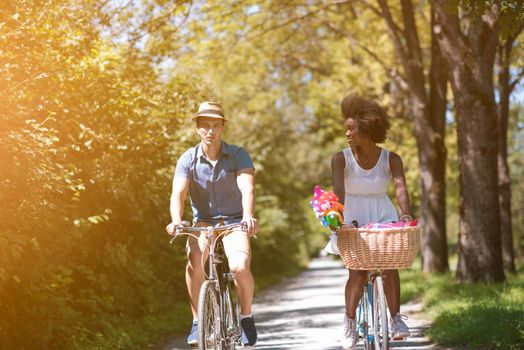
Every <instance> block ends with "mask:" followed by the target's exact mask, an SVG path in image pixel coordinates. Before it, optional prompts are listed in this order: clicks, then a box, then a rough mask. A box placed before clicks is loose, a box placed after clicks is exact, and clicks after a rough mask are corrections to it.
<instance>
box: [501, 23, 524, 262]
mask: <svg viewBox="0 0 524 350" xmlns="http://www.w3.org/2000/svg"><path fill="white" fill-rule="evenodd" d="M521 31H522V27H520V28H519V29H518V30H517V31H516V32H515V33H511V34H510V35H508V36H507V38H506V39H505V41H503V42H501V43H500V44H499V47H498V50H497V69H498V79H497V89H498V95H499V101H498V109H497V111H498V125H499V135H498V136H499V150H498V179H499V191H500V192H499V204H500V231H501V235H502V236H501V237H502V260H503V263H504V268H505V269H506V270H507V271H508V272H515V251H514V248H513V229H512V217H511V188H510V182H511V180H510V171H509V165H508V126H509V114H510V96H511V94H512V92H513V91H514V89H515V87H516V85H517V84H518V82H519V81H520V78H521V77H522V74H523V73H524V70H522V68H521V70H520V71H517V74H515V75H516V77H515V78H514V79H513V78H512V74H511V72H510V67H511V66H512V63H513V62H512V61H513V60H512V51H513V47H514V45H515V43H516V40H517V37H518V36H519V34H520V33H521Z"/></svg>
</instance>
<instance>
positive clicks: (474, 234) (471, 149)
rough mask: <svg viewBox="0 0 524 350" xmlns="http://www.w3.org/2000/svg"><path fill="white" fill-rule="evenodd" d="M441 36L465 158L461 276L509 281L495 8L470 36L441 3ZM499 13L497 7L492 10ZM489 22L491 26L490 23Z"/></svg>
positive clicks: (463, 278)
mask: <svg viewBox="0 0 524 350" xmlns="http://www.w3.org/2000/svg"><path fill="white" fill-rule="evenodd" d="M434 5H435V15H436V17H435V19H436V22H437V24H438V25H437V26H435V27H434V29H433V30H434V32H435V34H436V35H437V38H438V42H439V45H440V48H441V50H442V53H443V56H444V58H445V59H446V61H447V63H448V66H449V67H450V82H451V87H452V90H453V96H454V101H455V110H456V114H457V138H458V153H459V161H460V213H459V214H460V231H459V242H458V243H459V244H458V254H459V262H458V266H457V279H458V280H459V281H468V282H480V281H484V282H492V281H503V280H504V278H505V277H504V269H503V267H502V249H501V235H500V210H499V208H500V206H499V197H498V196H499V187H498V170H497V157H498V125H497V119H498V114H497V110H496V104H495V98H494V91H493V90H494V85H493V65H494V57H495V52H496V48H497V45H498V32H497V29H496V25H493V21H491V22H489V21H490V20H492V19H493V18H496V14H494V13H493V12H489V13H485V14H484V16H482V18H480V17H479V18H476V19H474V20H472V19H471V18H469V20H470V22H469V28H468V30H467V34H464V33H463V32H462V30H461V23H460V20H459V17H458V11H457V9H455V11H454V12H450V11H449V9H450V8H449V6H447V5H446V2H445V1H443V0H441V1H435V2H434ZM486 11H487V12H488V11H493V9H487V10H486ZM488 23H489V24H488Z"/></svg>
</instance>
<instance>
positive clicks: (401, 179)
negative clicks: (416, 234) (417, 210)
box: [389, 152, 411, 218]
mask: <svg viewBox="0 0 524 350" xmlns="http://www.w3.org/2000/svg"><path fill="white" fill-rule="evenodd" d="M389 168H390V169H391V176H392V177H393V184H394V185H395V197H397V202H398V205H399V206H400V211H401V218H402V216H409V217H410V218H411V214H410V212H411V209H410V207H409V195H408V188H407V185H406V177H405V175H404V164H402V159H401V158H400V156H399V155H398V154H396V153H393V152H391V153H390V156H389Z"/></svg>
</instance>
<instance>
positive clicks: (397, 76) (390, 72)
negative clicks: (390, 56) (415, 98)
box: [324, 21, 407, 90]
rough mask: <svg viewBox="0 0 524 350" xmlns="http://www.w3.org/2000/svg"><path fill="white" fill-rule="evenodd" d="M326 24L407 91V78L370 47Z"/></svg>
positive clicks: (330, 24) (328, 23) (327, 23)
mask: <svg viewBox="0 0 524 350" xmlns="http://www.w3.org/2000/svg"><path fill="white" fill-rule="evenodd" d="M324 24H325V25H326V26H327V27H328V28H329V29H331V30H332V31H333V32H335V33H336V34H338V35H340V36H342V37H344V38H347V39H348V40H349V41H351V43H353V44H354V45H355V46H357V47H359V48H360V49H362V51H364V52H366V53H367V54H368V55H369V56H371V57H372V58H373V59H374V60H375V61H376V62H377V63H378V64H379V65H380V66H381V67H382V69H384V71H385V72H386V74H387V75H388V76H389V77H390V78H391V79H393V80H395V81H397V82H398V85H399V86H400V87H401V88H402V89H404V90H405V89H407V82H406V79H405V77H404V76H403V75H402V74H400V73H398V72H397V71H396V70H395V69H392V68H390V67H389V66H388V65H387V64H386V63H385V62H384V61H383V60H381V59H380V57H379V55H377V54H376V53H375V52H373V51H372V50H370V49H369V48H368V47H366V46H364V45H363V44H361V43H360V42H359V41H358V40H357V39H356V38H355V36H353V35H352V34H351V33H347V32H343V31H341V30H340V29H338V28H337V27H335V26H334V25H333V24H332V23H330V22H327V21H324Z"/></svg>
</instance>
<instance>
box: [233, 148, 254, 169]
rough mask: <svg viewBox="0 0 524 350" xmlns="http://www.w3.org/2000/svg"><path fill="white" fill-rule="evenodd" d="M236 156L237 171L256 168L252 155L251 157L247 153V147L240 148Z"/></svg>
mask: <svg viewBox="0 0 524 350" xmlns="http://www.w3.org/2000/svg"><path fill="white" fill-rule="evenodd" d="M235 158H236V163H237V171H238V170H242V169H253V170H254V169H255V166H254V165H253V161H252V160H251V157H249V154H247V152H246V150H245V149H243V148H240V149H239V150H238V153H237V154H236V157H235Z"/></svg>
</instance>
